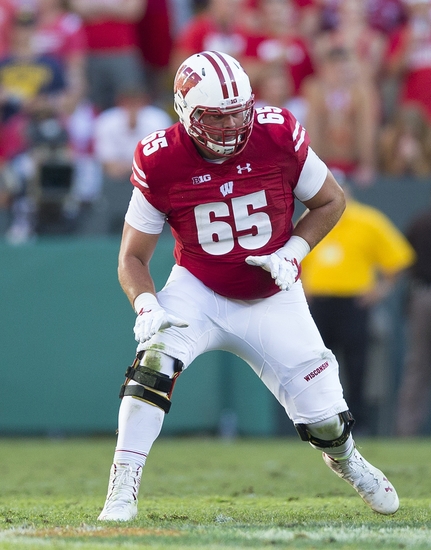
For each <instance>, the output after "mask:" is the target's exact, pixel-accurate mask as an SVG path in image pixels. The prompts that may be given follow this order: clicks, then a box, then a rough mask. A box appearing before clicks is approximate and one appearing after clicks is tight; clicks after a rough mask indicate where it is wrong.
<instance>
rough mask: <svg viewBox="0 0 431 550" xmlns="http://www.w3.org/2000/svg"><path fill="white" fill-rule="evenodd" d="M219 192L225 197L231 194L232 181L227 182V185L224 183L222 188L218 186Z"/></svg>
mask: <svg viewBox="0 0 431 550" xmlns="http://www.w3.org/2000/svg"><path fill="white" fill-rule="evenodd" d="M220 192H221V194H222V195H223V197H225V196H226V195H229V194H232V193H233V181H228V182H227V183H224V184H223V185H222V186H220Z"/></svg>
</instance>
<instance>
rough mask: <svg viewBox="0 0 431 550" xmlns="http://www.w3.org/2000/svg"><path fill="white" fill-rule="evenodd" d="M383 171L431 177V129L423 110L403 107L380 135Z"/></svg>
mask: <svg viewBox="0 0 431 550" xmlns="http://www.w3.org/2000/svg"><path fill="white" fill-rule="evenodd" d="M379 157H380V158H379V168H380V171H381V172H383V173H385V174H390V175H393V176H407V175H412V176H417V177H425V176H429V175H430V174H431V126H430V124H429V122H428V120H427V118H426V117H425V115H424V112H423V111H422V109H419V108H417V107H416V106H415V105H401V106H400V108H399V109H398V110H397V113H396V114H395V119H394V121H393V122H388V123H387V124H386V125H385V126H384V127H383V128H382V129H381V132H380V138H379Z"/></svg>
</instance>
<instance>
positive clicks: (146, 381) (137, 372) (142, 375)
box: [125, 365, 174, 393]
mask: <svg viewBox="0 0 431 550" xmlns="http://www.w3.org/2000/svg"><path fill="white" fill-rule="evenodd" d="M125 377H126V378H128V379H129V380H134V381H135V382H138V384H142V385H143V386H148V387H149V388H153V389H154V390H158V391H162V392H164V393H169V392H170V391H171V390H172V386H173V385H174V379H173V378H170V377H169V376H168V375H167V374H163V373H161V372H157V371H155V370H153V369H150V368H148V367H144V366H143V365H137V366H136V367H134V366H133V365H131V366H130V367H128V368H127V370H126V373H125Z"/></svg>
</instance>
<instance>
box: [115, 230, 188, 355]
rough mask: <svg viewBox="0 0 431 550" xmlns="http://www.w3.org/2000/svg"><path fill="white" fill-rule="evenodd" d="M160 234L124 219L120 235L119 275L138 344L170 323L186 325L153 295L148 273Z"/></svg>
mask: <svg viewBox="0 0 431 550" xmlns="http://www.w3.org/2000/svg"><path fill="white" fill-rule="evenodd" d="M158 238H159V234H151V233H143V232H142V231H138V230H137V229H135V228H134V227H132V226H131V225H129V224H128V223H127V222H124V229H123V236H122V239H121V246H120V253H119V261H118V279H119V281H120V284H121V287H122V288H123V290H124V292H125V293H126V295H127V297H128V298H129V301H130V303H131V304H132V307H133V308H134V310H135V312H136V314H137V318H136V322H135V326H134V329H133V331H134V333H135V340H136V341H137V342H139V345H138V351H139V349H141V348H140V347H139V346H140V344H143V343H144V342H146V341H147V340H149V339H150V338H151V337H152V336H153V335H154V334H156V332H158V331H159V330H163V329H166V328H169V327H171V326H176V327H186V326H187V323H186V322H185V321H184V320H183V319H179V318H178V317H176V316H174V315H170V314H168V313H167V312H166V311H165V310H164V309H163V308H162V307H161V306H160V304H159V302H158V301H157V298H156V291H155V286H154V281H153V279H152V277H151V275H150V260H151V257H152V255H153V253H154V250H155V248H156V245H157V241H158Z"/></svg>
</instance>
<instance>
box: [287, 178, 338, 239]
mask: <svg viewBox="0 0 431 550" xmlns="http://www.w3.org/2000/svg"><path fill="white" fill-rule="evenodd" d="M304 205H305V206H306V207H307V211H306V212H305V213H304V214H303V215H302V216H301V218H300V219H299V221H298V223H297V224H296V226H295V229H294V231H293V235H297V236H299V237H302V238H303V239H304V240H305V241H307V243H308V244H309V246H310V249H312V248H314V247H315V246H316V245H317V244H318V243H319V242H320V241H321V240H322V239H323V237H325V236H326V235H327V234H328V233H329V232H330V231H331V229H332V228H333V227H334V226H335V224H336V223H337V222H338V220H339V219H340V218H341V215H342V213H343V212H344V209H345V207H346V199H345V196H344V192H343V190H342V189H341V187H340V186H339V185H338V183H337V182H336V181H335V179H334V177H333V176H332V174H331V172H329V171H328V176H327V178H326V180H325V183H324V184H323V186H322V188H321V189H320V191H319V192H318V193H317V194H316V195H315V196H314V197H313V198H312V199H310V200H308V201H305V202H304Z"/></svg>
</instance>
